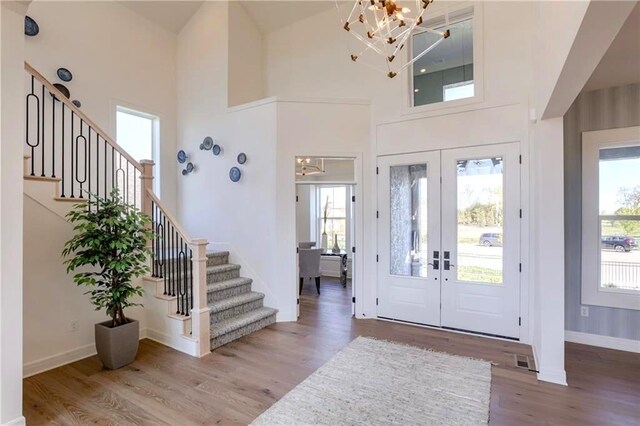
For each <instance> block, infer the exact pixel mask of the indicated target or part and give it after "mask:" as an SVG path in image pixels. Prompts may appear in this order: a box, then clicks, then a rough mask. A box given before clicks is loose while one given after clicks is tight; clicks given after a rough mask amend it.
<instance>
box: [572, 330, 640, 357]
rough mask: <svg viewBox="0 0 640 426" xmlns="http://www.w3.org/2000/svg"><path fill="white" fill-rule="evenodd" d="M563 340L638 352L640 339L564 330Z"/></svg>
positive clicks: (639, 351)
mask: <svg viewBox="0 0 640 426" xmlns="http://www.w3.org/2000/svg"><path fill="white" fill-rule="evenodd" d="M564 340H565V341H567V342H572V343H581V344H583V345H591V346H599V347H601V348H608V349H616V350H619V351H627V352H635V353H640V340H631V339H623V338H620V337H611V336H602V335H600V334H590V333H581V332H578V331H569V330H567V331H565V332H564Z"/></svg>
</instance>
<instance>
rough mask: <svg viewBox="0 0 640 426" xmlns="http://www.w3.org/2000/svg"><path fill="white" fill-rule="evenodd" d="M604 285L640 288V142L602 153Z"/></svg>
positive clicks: (601, 201)
mask: <svg viewBox="0 0 640 426" xmlns="http://www.w3.org/2000/svg"><path fill="white" fill-rule="evenodd" d="M599 157H600V158H599V164H598V168H599V173H598V175H599V185H598V186H599V215H600V216H599V222H600V286H601V287H602V288H603V289H607V290H614V291H620V290H622V291H624V290H627V291H629V290H631V291H634V292H638V291H640V251H639V250H638V248H639V247H638V241H640V146H627V147H615V148H604V147H603V148H601V149H600V154H599Z"/></svg>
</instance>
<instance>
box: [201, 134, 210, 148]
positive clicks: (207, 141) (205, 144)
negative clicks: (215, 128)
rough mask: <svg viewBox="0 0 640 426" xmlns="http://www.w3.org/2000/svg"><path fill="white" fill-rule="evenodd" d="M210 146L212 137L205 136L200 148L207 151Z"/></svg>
mask: <svg viewBox="0 0 640 426" xmlns="http://www.w3.org/2000/svg"><path fill="white" fill-rule="evenodd" d="M212 146H213V139H212V138H211V136H207V137H206V138H204V140H203V141H202V145H200V149H202V150H207V151H208V150H210V149H211V147H212Z"/></svg>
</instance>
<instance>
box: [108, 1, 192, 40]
mask: <svg viewBox="0 0 640 426" xmlns="http://www.w3.org/2000/svg"><path fill="white" fill-rule="evenodd" d="M202 3H204V2H203V1H202V0H200V1H190V0H183V1H121V2H120V4H121V5H123V6H125V7H127V8H129V9H131V10H133V11H134V12H136V13H138V14H139V15H142V16H144V17H145V18H147V19H148V20H150V21H151V22H154V23H156V24H158V25H160V26H161V27H163V28H165V29H166V30H168V31H171V32H173V33H175V34H177V33H179V32H180V30H181V29H182V27H184V25H185V24H186V23H187V21H188V20H189V19H190V18H191V17H192V16H193V14H194V13H196V10H198V9H199V8H200V6H201V5H202Z"/></svg>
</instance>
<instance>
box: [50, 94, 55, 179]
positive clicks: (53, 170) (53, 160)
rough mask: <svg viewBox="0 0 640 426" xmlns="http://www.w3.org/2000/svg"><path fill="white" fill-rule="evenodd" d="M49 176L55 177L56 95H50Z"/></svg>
mask: <svg viewBox="0 0 640 426" xmlns="http://www.w3.org/2000/svg"><path fill="white" fill-rule="evenodd" d="M51 177H53V178H54V177H56V97H55V96H52V97H51Z"/></svg>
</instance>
